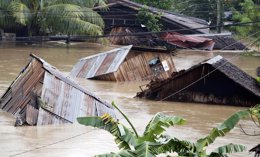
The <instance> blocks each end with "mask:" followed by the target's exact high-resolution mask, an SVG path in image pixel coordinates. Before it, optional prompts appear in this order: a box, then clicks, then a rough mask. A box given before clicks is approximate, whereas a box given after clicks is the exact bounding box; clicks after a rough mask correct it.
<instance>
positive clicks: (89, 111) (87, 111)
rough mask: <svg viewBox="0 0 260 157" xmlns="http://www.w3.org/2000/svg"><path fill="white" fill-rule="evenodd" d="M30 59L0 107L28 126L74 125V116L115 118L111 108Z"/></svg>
mask: <svg viewBox="0 0 260 157" xmlns="http://www.w3.org/2000/svg"><path fill="white" fill-rule="evenodd" d="M31 57H32V60H31V61H30V63H29V64H28V65H27V66H26V67H25V69H24V70H23V71H22V72H21V73H20V74H19V75H18V77H17V78H16V79H15V80H14V81H13V83H12V84H11V86H10V87H9V88H8V89H7V91H6V92H5V94H3V96H2V97H1V99H0V108H2V109H3V110H5V111H7V112H9V113H12V114H13V115H15V116H16V117H19V119H21V121H23V122H27V123H28V124H30V125H36V124H37V125H44V124H62V123H73V122H75V121H76V118H77V117H82V116H100V115H102V114H103V113H109V114H111V115H112V116H113V117H115V113H114V110H113V107H112V105H110V104H109V103H107V102H105V101H103V100H101V99H100V98H99V97H98V96H96V95H95V94H94V93H92V92H90V91H88V90H86V89H84V88H82V87H81V86H80V85H79V84H77V83H76V82H74V81H73V80H72V79H70V78H69V77H66V76H65V75H63V74H62V73H61V72H60V71H58V70H57V69H56V68H55V67H53V66H51V65H50V64H48V63H47V62H45V61H44V60H42V59H41V58H39V57H37V56H35V55H31Z"/></svg>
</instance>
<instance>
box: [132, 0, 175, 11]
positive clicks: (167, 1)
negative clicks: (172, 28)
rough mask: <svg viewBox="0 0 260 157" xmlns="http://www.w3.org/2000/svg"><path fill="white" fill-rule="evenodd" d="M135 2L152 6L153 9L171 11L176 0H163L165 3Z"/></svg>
mask: <svg viewBox="0 0 260 157" xmlns="http://www.w3.org/2000/svg"><path fill="white" fill-rule="evenodd" d="M134 1H135V2H138V3H141V4H144V5H147V6H151V7H156V8H160V9H165V10H169V9H171V7H172V6H173V4H174V0H163V1H158V0H134Z"/></svg>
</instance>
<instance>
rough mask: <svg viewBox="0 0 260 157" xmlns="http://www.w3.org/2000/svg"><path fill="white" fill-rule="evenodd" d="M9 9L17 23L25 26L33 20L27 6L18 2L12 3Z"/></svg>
mask: <svg viewBox="0 0 260 157" xmlns="http://www.w3.org/2000/svg"><path fill="white" fill-rule="evenodd" d="M9 8H10V11H11V14H12V16H13V17H14V18H15V22H16V23H18V24H21V25H23V26H25V25H27V24H28V23H29V21H30V20H31V17H32V14H31V12H30V9H29V8H28V7H27V6H26V5H25V4H23V3H21V2H18V1H12V2H11V3H10V5H9Z"/></svg>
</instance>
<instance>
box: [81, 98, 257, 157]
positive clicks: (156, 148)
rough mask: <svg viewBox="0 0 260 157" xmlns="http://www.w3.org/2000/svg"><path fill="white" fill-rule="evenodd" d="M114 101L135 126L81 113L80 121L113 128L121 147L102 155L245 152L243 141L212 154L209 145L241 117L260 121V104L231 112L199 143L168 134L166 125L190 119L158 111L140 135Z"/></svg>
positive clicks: (193, 155)
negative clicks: (241, 143) (208, 149)
mask: <svg viewBox="0 0 260 157" xmlns="http://www.w3.org/2000/svg"><path fill="white" fill-rule="evenodd" d="M112 105H113V106H114V107H115V108H116V109H117V110H118V111H119V112H120V113H121V114H122V115H123V116H124V117H125V118H126V120H127V122H128V123H129V124H130V126H131V129H129V128H127V127H126V126H124V125H123V124H122V123H120V122H119V121H118V120H116V119H114V118H113V117H111V116H110V115H108V114H104V115H103V116H101V117H79V118H78V119H77V120H78V122H79V123H80V124H83V125H86V126H92V127H97V128H100V129H104V130H106V131H108V132H110V133H111V134H112V135H113V136H114V137H115V142H116V144H117V145H118V147H119V149H120V151H119V152H118V153H109V154H102V155H98V156H99V157H134V156H139V157H155V156H156V155H158V154H164V153H168V152H170V153H171V152H175V153H177V154H178V156H191V157H224V156H227V154H229V153H233V152H242V151H244V150H245V147H244V146H243V145H238V144H228V145H224V146H222V147H219V148H217V149H216V150H215V151H213V152H211V153H210V154H207V153H206V151H205V150H206V147H207V146H208V145H210V144H212V143H213V142H214V141H215V139H216V138H217V137H220V136H225V134H226V133H228V132H229V131H230V130H232V129H233V128H234V127H235V125H236V124H237V123H238V121H239V120H241V119H244V118H248V117H252V118H254V119H256V120H257V121H258V122H259V121H260V106H256V107H253V108H250V109H246V110H243V111H239V112H236V113H234V114H233V115H232V116H230V117H229V118H228V119H227V120H225V121H224V122H223V123H221V124H220V125H219V126H217V127H215V128H213V129H212V130H211V132H210V133H209V135H208V136H206V137H203V138H200V139H199V140H197V141H196V142H195V143H192V142H189V141H185V140H179V139H177V138H172V137H170V136H169V135H166V134H165V129H166V128H169V127H171V126H174V125H183V124H185V123H186V120H185V119H183V118H181V117H178V116H169V115H165V114H163V113H157V114H156V115H155V116H154V117H153V118H152V119H151V120H150V122H149V123H148V125H147V126H146V128H145V131H144V132H143V134H142V135H139V134H138V133H137V131H136V129H135V128H134V126H133V125H132V123H131V122H130V120H129V119H128V118H127V116H126V115H125V114H124V113H123V112H122V111H121V110H120V109H119V108H118V107H117V106H116V105H115V103H114V102H112Z"/></svg>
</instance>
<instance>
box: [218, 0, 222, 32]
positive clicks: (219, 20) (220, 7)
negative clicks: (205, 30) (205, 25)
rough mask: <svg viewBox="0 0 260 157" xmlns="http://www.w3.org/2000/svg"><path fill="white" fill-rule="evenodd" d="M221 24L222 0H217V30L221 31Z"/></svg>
mask: <svg viewBox="0 0 260 157" xmlns="http://www.w3.org/2000/svg"><path fill="white" fill-rule="evenodd" d="M221 25H222V2H221V0H217V32H218V33H221Z"/></svg>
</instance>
